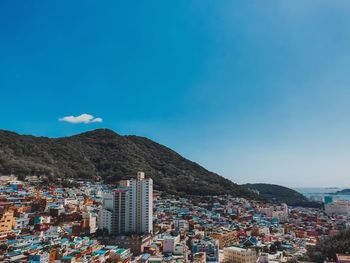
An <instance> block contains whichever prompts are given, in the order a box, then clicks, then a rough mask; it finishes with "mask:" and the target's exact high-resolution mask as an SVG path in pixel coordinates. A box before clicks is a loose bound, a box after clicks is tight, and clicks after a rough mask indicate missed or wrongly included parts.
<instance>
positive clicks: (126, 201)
mask: <svg viewBox="0 0 350 263" xmlns="http://www.w3.org/2000/svg"><path fill="white" fill-rule="evenodd" d="M122 186H123V187H120V188H118V189H115V190H113V191H112V192H109V193H107V194H105V195H104V196H103V208H102V209H101V210H100V212H99V228H100V229H105V230H107V231H108V233H109V234H112V235H118V234H123V233H139V234H140V233H151V232H152V231H153V181H152V179H151V178H145V175H144V173H143V172H139V173H138V174H137V179H131V180H130V181H123V182H122Z"/></svg>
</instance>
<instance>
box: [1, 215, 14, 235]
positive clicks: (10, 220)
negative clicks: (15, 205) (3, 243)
mask: <svg viewBox="0 0 350 263" xmlns="http://www.w3.org/2000/svg"><path fill="white" fill-rule="evenodd" d="M14 225H15V218H14V215H13V211H12V210H8V211H5V212H4V213H3V214H2V216H1V219H0V233H1V232H8V231H11V230H12V228H13V226H14Z"/></svg>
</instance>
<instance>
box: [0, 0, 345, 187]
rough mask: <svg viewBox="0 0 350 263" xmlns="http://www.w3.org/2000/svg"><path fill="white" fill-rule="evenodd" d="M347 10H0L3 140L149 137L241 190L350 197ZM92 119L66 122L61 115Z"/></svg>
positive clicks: (56, 4)
mask: <svg viewBox="0 0 350 263" xmlns="http://www.w3.org/2000/svg"><path fill="white" fill-rule="evenodd" d="M349 11H350V3H349V2H348V1H317V2H315V1H311V0H310V1H305V0H300V1H298V0H294V1H224V0H222V1H214V0H212V1H203V0H198V1H188V0H177V1H163V0H159V1H142V2H141V1H138V2H132V1H103V2H101V1H2V2H1V3H0V91H1V103H0V119H1V126H0V128H1V129H7V130H12V131H16V132H19V133H25V134H34V135H41V136H51V137H58V136H67V135H71V134H75V133H78V132H82V131H86V130H91V129H95V128H102V127H107V128H111V129H113V130H115V131H116V132H118V133H121V134H136V135H143V136H147V137H149V138H151V139H153V140H156V141H158V142H160V143H162V144H165V145H167V146H169V147H171V148H173V149H175V150H176V151H178V152H179V153H181V154H183V155H184V156H185V157H187V158H189V159H191V160H194V161H196V162H198V163H200V164H202V165H203V166H205V167H206V168H208V169H210V170H212V171H215V172H217V173H219V174H221V175H223V176H225V177H227V178H230V179H232V180H233V181H235V182H238V183H245V182H270V183H277V184H283V185H287V186H350V182H349V179H348V178H349V174H350V162H349V158H350V151H349V144H350V125H349V120H350V103H349V101H350V89H349V84H350V59H349V58H350V16H349V15H348V14H349ZM84 113H85V114H90V115H92V116H94V118H101V119H102V120H103V121H102V122H101V121H100V119H98V120H99V121H94V122H90V123H81V124H72V123H69V122H65V121H62V120H61V121H59V119H60V118H64V117H67V116H79V115H81V114H84Z"/></svg>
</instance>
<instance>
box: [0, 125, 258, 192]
mask: <svg viewBox="0 0 350 263" xmlns="http://www.w3.org/2000/svg"><path fill="white" fill-rule="evenodd" d="M137 171H144V172H145V173H146V175H147V176H150V177H152V178H153V180H154V184H155V188H156V189H158V190H163V191H165V192H168V193H173V194H190V195H219V194H232V195H234V196H241V197H246V198H254V197H256V195H255V194H253V193H252V192H251V191H249V190H247V189H246V188H243V187H241V186H239V185H237V184H235V183H233V182H231V181H230V180H228V179H225V178H224V177H222V176H219V175H218V174H215V173H213V172H210V171H208V170H206V169H204V168H203V167H201V166H200V165H198V164H197V163H194V162H192V161H189V160H187V159H185V158H184V157H182V156H180V155H179V154H178V153H176V152H175V151H173V150H171V149H169V148H167V147H165V146H163V145H161V144H158V143H156V142H154V141H151V140H149V139H147V138H144V137H139V136H121V135H119V134H117V133H115V132H114V131H112V130H108V129H98V130H93V131H90V132H86V133H82V134H78V135H75V136H71V137H65V138H47V137H34V136H28V135H19V134H17V133H13V132H9V131H0V173H3V174H9V173H13V174H15V175H20V176H26V175H45V176H47V177H48V178H49V181H51V182H54V181H55V179H56V178H63V179H67V178H85V179H91V180H99V179H102V180H103V181H105V182H107V183H111V182H115V181H117V180H120V179H126V178H130V177H134V176H135V175H136V173H137Z"/></svg>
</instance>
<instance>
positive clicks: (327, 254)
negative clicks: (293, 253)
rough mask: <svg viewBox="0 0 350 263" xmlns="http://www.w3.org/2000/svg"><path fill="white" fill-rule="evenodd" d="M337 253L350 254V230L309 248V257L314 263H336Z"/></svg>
mask: <svg viewBox="0 0 350 263" xmlns="http://www.w3.org/2000/svg"><path fill="white" fill-rule="evenodd" d="M337 253H342V254H350V230H346V231H342V232H340V233H338V234H337V235H335V236H333V237H330V238H329V239H327V240H323V241H319V242H317V244H316V246H314V247H309V248H308V256H309V258H310V260H311V261H312V262H324V261H325V260H327V261H333V262H336V260H337V259H336V254H337Z"/></svg>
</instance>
